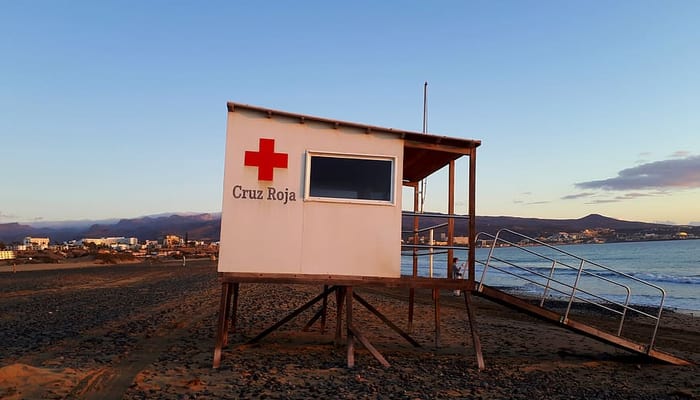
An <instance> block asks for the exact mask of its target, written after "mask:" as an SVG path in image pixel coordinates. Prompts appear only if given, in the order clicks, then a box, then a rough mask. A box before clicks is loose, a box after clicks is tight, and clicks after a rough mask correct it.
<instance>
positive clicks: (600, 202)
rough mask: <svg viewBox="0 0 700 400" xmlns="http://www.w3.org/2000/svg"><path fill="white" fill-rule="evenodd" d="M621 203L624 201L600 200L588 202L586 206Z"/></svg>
mask: <svg viewBox="0 0 700 400" xmlns="http://www.w3.org/2000/svg"><path fill="white" fill-rule="evenodd" d="M619 201H622V200H620V199H600V200H592V201H588V202H586V203H585V204H608V203H617V202H619Z"/></svg>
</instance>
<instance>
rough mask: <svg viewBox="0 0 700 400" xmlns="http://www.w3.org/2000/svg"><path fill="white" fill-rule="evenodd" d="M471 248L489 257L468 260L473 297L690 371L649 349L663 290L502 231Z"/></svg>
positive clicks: (678, 361) (677, 360)
mask: <svg viewBox="0 0 700 400" xmlns="http://www.w3.org/2000/svg"><path fill="white" fill-rule="evenodd" d="M477 243H488V244H489V251H488V256H487V257H486V258H485V259H484V258H482V259H477V260H476V263H477V265H478V266H479V267H480V268H479V269H480V271H479V270H477V275H476V278H477V279H478V282H476V286H475V290H474V294H475V295H478V296H480V297H483V298H485V299H488V300H492V301H495V302H497V303H500V304H503V305H505V306H508V307H510V308H513V309H516V310H519V311H523V312H526V313H528V314H530V315H533V316H535V317H538V318H540V319H542V320H545V321H549V322H552V323H554V324H557V325H559V326H561V327H563V328H565V329H568V330H570V331H573V332H576V333H579V334H583V335H585V336H588V337H590V338H593V339H596V340H598V341H601V342H604V343H608V344H611V345H613V346H616V347H618V348H622V349H625V350H629V351H631V352H634V353H637V354H642V355H644V356H647V357H650V358H652V359H655V360H658V361H662V362H665V363H670V364H674V365H691V364H692V363H691V362H689V361H687V360H684V359H682V358H679V357H676V356H674V355H671V354H669V353H666V352H663V351H661V350H657V349H655V348H654V344H655V341H656V336H657V332H658V329H659V324H660V321H661V314H662V312H663V305H664V300H665V298H666V292H665V291H664V289H663V288H661V287H659V286H656V285H654V284H651V283H649V282H646V281H644V280H641V279H638V278H636V277H634V276H632V275H629V274H625V273H622V272H619V271H615V270H613V269H612V268H609V267H607V266H605V265H602V264H599V263H596V262H593V261H590V260H587V259H584V258H582V257H579V256H576V255H574V254H571V253H569V252H567V251H565V250H562V249H560V248H558V247H554V246H551V245H549V244H547V243H544V242H541V241H539V240H537V239H534V238H531V237H528V236H525V235H523V234H521V233H518V232H515V231H512V230H509V229H501V230H500V231H498V232H497V233H496V235H490V234H487V233H479V234H478V235H477ZM479 276H480V278H479ZM516 288H517V289H516ZM523 288H525V289H524V290H523ZM518 290H520V292H519V291H518ZM640 304H644V305H640ZM590 310H595V311H596V312H595V314H591V312H590ZM586 311H588V315H587V316H586ZM591 315H596V316H600V315H605V316H609V318H600V317H597V318H594V317H591ZM632 320H634V324H635V326H636V329H634V330H633V331H632V329H626V328H628V327H629V325H630V324H631V321H632ZM640 326H641V327H642V328H643V329H641V330H640V329H639V327H640ZM647 328H648V329H647ZM645 330H648V332H644V333H640V332H641V331H645ZM628 331H630V332H628Z"/></svg>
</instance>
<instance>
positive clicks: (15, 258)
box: [0, 235, 219, 264]
mask: <svg viewBox="0 0 700 400" xmlns="http://www.w3.org/2000/svg"><path fill="white" fill-rule="evenodd" d="M218 252H219V243H218V242H205V241H201V240H188V239H187V238H186V237H180V236H177V235H165V236H163V238H161V239H160V240H144V241H143V242H140V241H139V239H138V238H136V237H123V236H120V237H102V238H82V239H79V240H71V241H67V242H63V243H52V242H51V239H50V238H48V237H31V236H28V237H25V238H24V240H23V241H22V243H14V244H11V245H6V244H4V243H2V242H0V261H5V262H7V263H10V264H37V263H62V262H75V261H79V260H80V259H86V258H90V259H92V260H95V261H96V262H99V263H103V264H118V263H123V262H136V261H148V262H154V263H155V262H160V261H163V260H167V259H170V260H172V259H177V260H183V262H186V260H187V259H193V258H199V259H201V258H208V259H211V260H216V258H217V255H218Z"/></svg>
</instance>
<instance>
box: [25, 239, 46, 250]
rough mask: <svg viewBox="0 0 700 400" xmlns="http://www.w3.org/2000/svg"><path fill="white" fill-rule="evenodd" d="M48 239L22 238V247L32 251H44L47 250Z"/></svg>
mask: <svg viewBox="0 0 700 400" xmlns="http://www.w3.org/2000/svg"><path fill="white" fill-rule="evenodd" d="M49 241H50V240H49V238H35V237H31V236H27V237H25V238H24V246H26V248H27V249H32V250H46V249H48V248H49Z"/></svg>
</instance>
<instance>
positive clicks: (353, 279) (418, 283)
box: [213, 273, 484, 369]
mask: <svg viewBox="0 0 700 400" xmlns="http://www.w3.org/2000/svg"><path fill="white" fill-rule="evenodd" d="M220 275H221V281H222V283H221V302H220V308H219V320H218V326H217V332H216V345H215V348H214V361H213V367H214V368H218V367H219V366H220V365H221V360H222V357H223V349H224V348H225V347H226V346H227V344H228V334H229V330H235V328H236V318H237V312H238V300H239V294H240V290H239V289H240V285H241V284H246V283H268V284H307V285H308V284H318V285H323V290H322V291H321V293H320V294H319V295H318V296H316V297H314V298H313V299H311V300H309V301H308V302H306V303H305V304H303V305H301V306H300V307H298V308H297V309H296V310H294V311H292V312H291V313H290V314H288V315H286V316H285V317H283V318H282V319H280V320H279V321H278V322H276V323H275V324H273V325H272V326H270V327H269V328H267V329H265V330H264V331H262V332H261V333H260V334H258V335H257V336H255V337H254V338H253V339H251V340H250V341H249V342H248V343H255V342H258V341H259V340H261V339H262V338H264V337H265V336H267V335H268V334H270V333H271V332H273V331H275V330H277V329H278V328H280V327H281V326H282V325H284V324H286V323H287V322H289V321H291V320H292V319H294V318H296V317H297V316H299V315H300V314H301V313H302V312H304V311H306V310H308V309H309V308H311V307H312V306H313V305H315V304H317V303H319V302H321V303H322V307H321V308H320V310H318V311H317V312H316V313H315V314H314V315H313V317H312V318H311V319H310V320H309V322H308V323H307V324H306V326H305V327H304V330H307V329H308V328H309V327H310V326H311V325H312V324H314V323H315V322H316V321H318V320H320V321H321V331H322V332H323V331H325V321H326V309H327V297H328V296H329V295H331V294H335V296H336V307H337V308H336V324H335V327H336V331H335V340H334V343H335V344H336V345H340V344H341V342H342V333H343V309H344V310H345V338H346V340H345V341H346V345H347V365H348V367H353V366H354V365H355V346H356V342H359V344H361V345H362V346H363V347H365V348H366V349H367V350H368V351H369V352H370V354H372V356H374V358H375V359H376V360H377V361H378V362H379V363H380V364H381V365H383V366H386V367H388V366H389V365H390V364H389V362H388V361H387V360H386V358H384V356H383V355H382V354H381V352H380V351H379V350H378V349H376V348H375V347H374V346H373V345H372V343H371V341H370V340H369V338H367V337H366V336H365V335H364V334H363V332H362V329H361V327H360V326H358V325H357V324H356V323H355V321H354V320H353V308H354V302H355V301H357V303H359V304H360V305H362V306H363V307H365V308H366V309H367V310H369V311H370V312H371V313H372V314H374V315H375V316H376V317H377V318H379V319H380V320H381V321H382V322H383V323H384V324H385V325H386V326H388V327H389V328H390V329H392V330H393V331H395V332H396V333H398V335H399V336H401V337H402V338H403V339H405V340H406V341H408V342H409V343H410V344H411V345H413V346H416V347H419V346H420V344H419V343H418V342H417V341H415V340H414V339H413V338H411V336H410V335H409V334H408V333H407V332H405V331H404V330H403V329H401V328H400V327H399V326H398V325H396V324H395V323H393V322H392V321H391V320H390V319H389V318H387V317H386V316H385V315H384V314H382V313H381V311H380V310H378V309H377V308H375V307H374V306H372V305H371V304H370V303H369V302H368V301H367V300H365V299H364V298H362V297H361V296H360V295H358V294H357V293H355V292H354V290H353V288H354V287H361V286H383V287H406V288H409V289H410V290H413V289H415V288H431V289H433V290H434V291H435V292H434V293H435V294H436V295H434V296H433V300H434V309H435V343H436V345H437V346H439V343H440V296H439V295H437V294H438V293H439V290H441V289H450V290H453V289H462V290H463V295H462V296H463V297H464V304H465V310H466V312H467V319H468V324H469V329H470V331H471V335H472V343H473V344H474V351H475V355H476V361H477V366H478V368H479V369H483V368H484V358H483V355H482V352H481V342H480V340H479V336H478V334H477V329H476V323H475V313H474V307H473V304H472V300H471V292H470V291H469V290H466V289H467V287H468V286H467V285H469V284H470V283H471V282H470V281H466V280H452V279H429V278H412V277H402V278H372V277H357V276H334V275H306V274H305V275H295V274H289V275H283V274H257V273H252V274H247V273H223V274H220ZM409 307H410V310H409V324H408V325H409V330H410V326H411V321H410V318H411V316H412V315H413V313H412V310H413V303H412V302H410V304H409Z"/></svg>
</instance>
